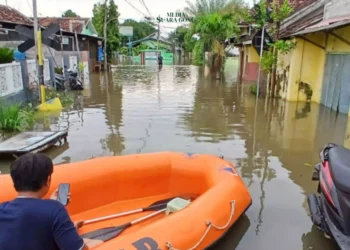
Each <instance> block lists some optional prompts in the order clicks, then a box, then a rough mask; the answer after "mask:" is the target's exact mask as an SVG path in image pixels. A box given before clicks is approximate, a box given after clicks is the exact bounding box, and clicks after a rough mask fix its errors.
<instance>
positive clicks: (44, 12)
mask: <svg viewBox="0 0 350 250" xmlns="http://www.w3.org/2000/svg"><path fill="white" fill-rule="evenodd" d="M99 1H102V0H37V6H38V16H40V17H46V16H61V14H62V13H63V12H64V11H65V10H67V9H72V10H73V11H74V12H76V13H77V14H78V15H80V16H82V17H91V16H92V8H93V5H94V4H95V3H98V2H99ZM192 1H194V0H192ZM246 1H247V2H248V3H249V4H252V2H253V0H246ZM6 2H7V5H9V6H10V7H12V8H15V9H17V10H19V11H20V12H22V13H24V14H25V15H27V16H33V14H32V8H33V7H32V0H0V4H4V5H5V4H6ZM144 2H145V4H146V5H147V7H148V9H149V11H150V12H151V14H152V16H153V17H155V16H158V15H160V16H161V17H166V15H167V12H176V10H178V9H183V8H184V7H185V6H186V0H144ZM115 3H116V4H117V5H118V8H119V12H120V19H121V20H120V21H121V22H122V19H126V18H133V19H136V20H140V19H142V18H143V17H144V15H147V14H148V12H147V9H146V8H145V7H144V6H143V4H142V0H115ZM131 5H132V6H133V7H132V6H131ZM175 26H176V25H175V24H172V23H162V25H161V30H162V32H169V31H171V30H172V29H171V27H175Z"/></svg>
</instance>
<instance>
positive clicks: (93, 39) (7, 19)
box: [0, 5, 102, 71]
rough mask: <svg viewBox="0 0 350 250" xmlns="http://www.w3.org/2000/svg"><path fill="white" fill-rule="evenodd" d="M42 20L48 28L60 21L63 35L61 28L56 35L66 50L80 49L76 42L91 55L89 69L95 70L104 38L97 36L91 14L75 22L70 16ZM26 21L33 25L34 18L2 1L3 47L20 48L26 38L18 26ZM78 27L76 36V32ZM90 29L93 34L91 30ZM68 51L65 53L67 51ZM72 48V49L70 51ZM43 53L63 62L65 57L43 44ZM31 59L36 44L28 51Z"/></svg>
mask: <svg viewBox="0 0 350 250" xmlns="http://www.w3.org/2000/svg"><path fill="white" fill-rule="evenodd" d="M40 19H41V21H40V23H39V25H40V27H41V28H42V29H45V28H46V27H47V26H49V25H50V24H51V23H52V22H55V21H59V24H60V25H61V24H62V26H61V30H62V38H61V36H60V32H57V34H56V36H57V37H58V38H59V40H61V39H62V46H63V54H71V52H75V53H76V52H77V51H78V48H77V44H78V46H79V51H87V52H89V53H88V59H89V61H90V63H89V64H90V66H89V67H90V71H92V70H93V66H94V64H95V63H96V61H97V58H98V52H97V51H98V46H99V44H102V38H99V37H97V33H96V30H95V28H94V27H93V25H92V22H91V20H90V19H89V18H81V19H82V20H80V21H79V20H78V19H77V20H76V22H74V21H73V22H70V21H69V20H71V18H56V19H53V18H50V19H48V18H40ZM19 24H20V25H24V26H27V27H28V28H33V20H32V19H31V18H29V17H27V16H25V15H24V14H22V13H20V12H19V11H17V10H15V9H14V8H11V7H8V6H5V5H0V47H10V48H14V49H15V48H17V46H18V45H19V44H21V43H22V42H23V41H24V40H26V39H27V38H26V37H24V36H22V35H20V34H18V33H17V32H16V30H15V27H16V25H19ZM75 31H77V38H78V39H77V40H76V36H75ZM90 33H91V34H90ZM64 52H66V53H64ZM69 52H70V53H69ZM43 53H44V56H47V57H50V56H52V57H54V58H56V62H57V63H58V64H60V62H61V61H62V59H61V58H62V57H61V52H58V51H55V50H54V49H51V48H49V47H47V46H46V45H44V46H43ZM26 55H27V58H28V59H34V58H35V48H31V49H30V50H28V51H27V52H26Z"/></svg>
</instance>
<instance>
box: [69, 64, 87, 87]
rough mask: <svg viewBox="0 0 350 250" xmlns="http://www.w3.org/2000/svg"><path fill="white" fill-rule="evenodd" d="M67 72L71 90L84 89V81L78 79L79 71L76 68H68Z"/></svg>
mask: <svg viewBox="0 0 350 250" xmlns="http://www.w3.org/2000/svg"><path fill="white" fill-rule="evenodd" d="M74 66H75V65H74ZM67 73H68V83H69V87H70V88H71V90H83V89H84V87H83V83H82V82H81V81H80V80H79V79H78V71H77V70H76V69H68V71H67Z"/></svg>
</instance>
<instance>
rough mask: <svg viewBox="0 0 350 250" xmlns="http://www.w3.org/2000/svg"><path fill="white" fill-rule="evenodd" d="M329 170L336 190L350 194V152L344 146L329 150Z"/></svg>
mask: <svg viewBox="0 0 350 250" xmlns="http://www.w3.org/2000/svg"><path fill="white" fill-rule="evenodd" d="M329 168H330V172H331V175H332V178H333V182H334V185H335V186H336V188H338V189H339V190H341V191H343V192H346V193H350V150H349V149H347V148H344V147H342V146H337V147H333V148H331V149H329Z"/></svg>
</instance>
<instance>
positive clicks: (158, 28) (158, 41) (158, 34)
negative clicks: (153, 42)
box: [157, 21, 160, 51]
mask: <svg viewBox="0 0 350 250" xmlns="http://www.w3.org/2000/svg"><path fill="white" fill-rule="evenodd" d="M159 28H160V21H158V37H157V51H158V49H159V32H160V30H159Z"/></svg>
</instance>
